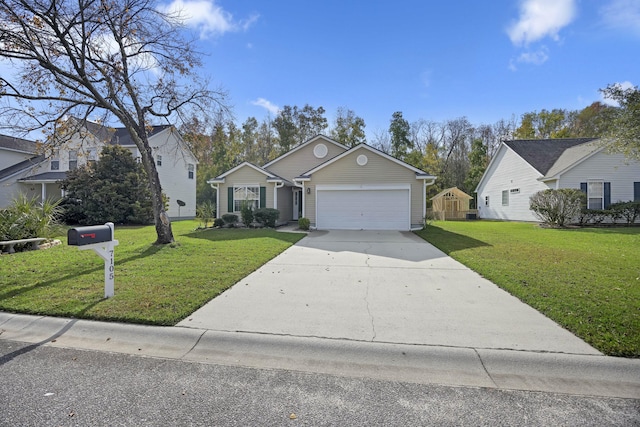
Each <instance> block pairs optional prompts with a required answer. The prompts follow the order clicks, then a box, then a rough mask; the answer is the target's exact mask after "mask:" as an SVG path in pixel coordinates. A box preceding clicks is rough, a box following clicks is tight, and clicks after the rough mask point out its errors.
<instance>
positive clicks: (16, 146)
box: [0, 135, 38, 154]
mask: <svg viewBox="0 0 640 427" xmlns="http://www.w3.org/2000/svg"><path fill="white" fill-rule="evenodd" d="M0 147H1V148H7V149H9V150H16V151H24V152H26V153H33V154H35V153H36V151H37V148H38V145H37V144H36V143H35V142H33V141H28V140H26V139H22V138H16V137H14V136H8V135H0Z"/></svg>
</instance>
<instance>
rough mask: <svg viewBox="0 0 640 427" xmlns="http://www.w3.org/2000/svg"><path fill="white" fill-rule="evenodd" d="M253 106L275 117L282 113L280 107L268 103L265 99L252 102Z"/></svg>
mask: <svg viewBox="0 0 640 427" xmlns="http://www.w3.org/2000/svg"><path fill="white" fill-rule="evenodd" d="M251 104H252V105H256V106H258V107H262V108H264V109H265V110H267V111H268V112H269V113H271V114H273V115H274V116H275V115H276V114H278V113H279V112H280V107H278V106H277V105H275V104H273V103H272V102H271V101H268V100H266V99H264V98H258V99H256V100H255V101H251Z"/></svg>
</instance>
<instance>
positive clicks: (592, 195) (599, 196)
mask: <svg viewBox="0 0 640 427" xmlns="http://www.w3.org/2000/svg"><path fill="white" fill-rule="evenodd" d="M587 208H589V209H604V182H603V181H588V182H587Z"/></svg>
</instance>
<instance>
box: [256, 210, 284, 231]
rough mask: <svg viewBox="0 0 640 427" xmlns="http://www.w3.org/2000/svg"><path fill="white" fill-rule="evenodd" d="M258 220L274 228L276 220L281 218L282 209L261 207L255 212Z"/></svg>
mask: <svg viewBox="0 0 640 427" xmlns="http://www.w3.org/2000/svg"><path fill="white" fill-rule="evenodd" d="M253 216H254V218H255V219H256V221H258V222H259V223H260V224H262V225H264V226H265V227H271V228H274V227H275V226H276V221H277V220H278V218H280V211H279V210H278V209H273V208H260V209H258V210H256V211H255V213H254V214H253Z"/></svg>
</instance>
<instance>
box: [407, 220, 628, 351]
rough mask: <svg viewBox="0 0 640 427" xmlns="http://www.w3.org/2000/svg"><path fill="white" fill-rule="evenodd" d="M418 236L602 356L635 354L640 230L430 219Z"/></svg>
mask: <svg viewBox="0 0 640 427" xmlns="http://www.w3.org/2000/svg"><path fill="white" fill-rule="evenodd" d="M417 234H418V235H419V236H420V237H422V238H424V239H425V240H427V241H428V242H430V243H432V244H433V245H435V246H436V247H438V248H439V249H440V250H442V251H443V252H445V253H447V254H448V255H450V256H451V257H453V258H454V259H456V260H458V261H460V262H461V263H463V264H465V265H466V266H468V267H470V268H471V269H473V270H475V271H476V272H478V273H479V274H481V275H482V276H483V277H485V278H487V279H489V280H491V281H492V282H494V283H496V284H497V285H498V286H500V287H501V288H503V289H505V290H506V291H508V292H509V293H511V294H512V295H514V296H516V297H517V298H519V299H520V300H522V301H523V302H525V303H527V304H529V305H530V306H532V307H533V308H535V309H536V310H538V311H540V312H542V313H543V314H545V315H546V316H547V317H549V318H551V319H553V320H554V321H556V322H557V323H559V324H560V325H562V326H563V327H565V328H567V329H568V330H570V331H571V332H573V333H574V334H575V335H577V336H579V337H580V338H582V339H583V340H585V341H586V342H588V343H589V344H591V345H592V346H593V347H595V348H597V349H598V350H600V351H602V352H603V353H605V354H608V355H612V356H625V357H640V228H637V227H609V228H582V229H550V228H542V227H539V226H538V225H537V224H531V223H512V222H498V221H473V222H435V223H433V224H432V225H430V226H427V227H426V229H425V230H422V231H418V232H417Z"/></svg>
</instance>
